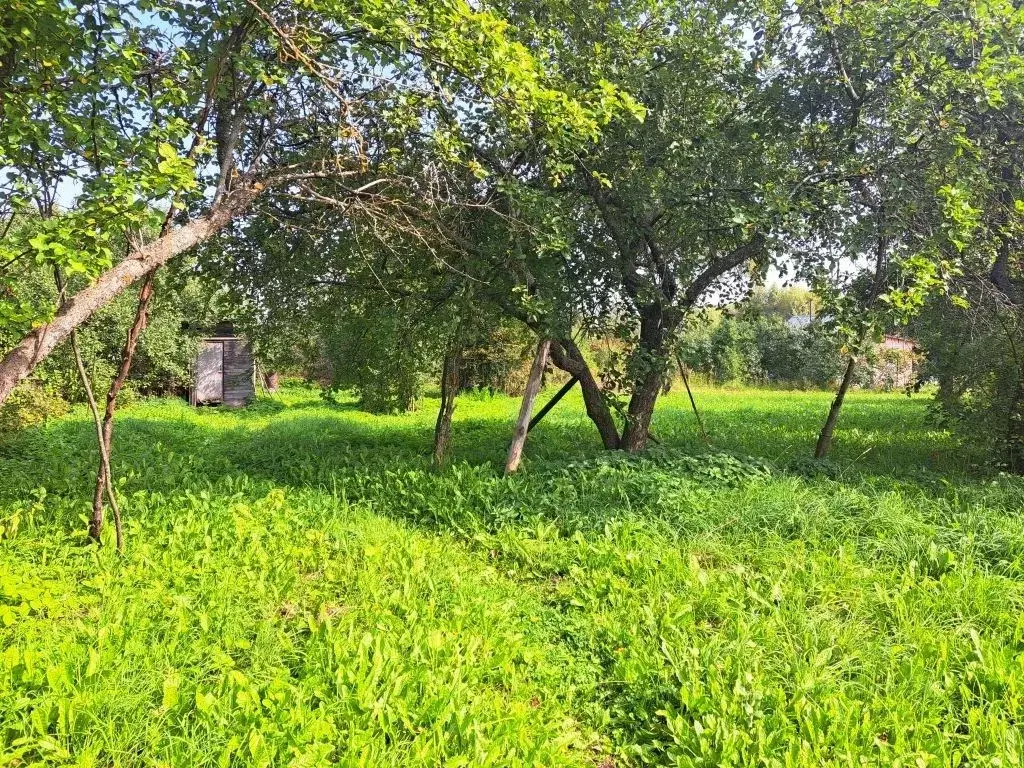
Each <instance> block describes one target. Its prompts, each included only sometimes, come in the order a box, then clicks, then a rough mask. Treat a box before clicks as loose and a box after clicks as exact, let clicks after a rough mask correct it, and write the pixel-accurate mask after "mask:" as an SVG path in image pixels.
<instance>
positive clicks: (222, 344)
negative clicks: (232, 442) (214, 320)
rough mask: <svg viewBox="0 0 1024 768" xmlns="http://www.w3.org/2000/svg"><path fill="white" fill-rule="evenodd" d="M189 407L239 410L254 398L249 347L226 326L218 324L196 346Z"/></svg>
mask: <svg viewBox="0 0 1024 768" xmlns="http://www.w3.org/2000/svg"><path fill="white" fill-rule="evenodd" d="M195 374H196V375H195V385H194V386H193V387H192V390H191V392H190V393H189V402H190V403H191V404H192V405H215V404H218V405H228V406H233V407H239V406H243V405H246V404H248V403H249V402H251V401H252V400H254V399H255V398H256V381H255V377H256V362H255V360H254V359H253V355H252V346H251V345H250V344H249V342H248V341H246V340H245V339H243V338H241V337H240V336H238V335H236V334H235V329H234V327H233V326H232V324H231V323H230V322H223V323H218V324H217V326H216V327H215V328H213V330H212V331H211V332H210V334H209V335H208V336H206V337H205V338H203V339H202V340H201V341H200V342H199V351H198V352H197V354H196V366H195Z"/></svg>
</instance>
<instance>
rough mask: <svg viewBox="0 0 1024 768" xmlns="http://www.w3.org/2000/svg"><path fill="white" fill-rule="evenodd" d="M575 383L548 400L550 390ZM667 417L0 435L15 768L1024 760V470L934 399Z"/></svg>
mask: <svg viewBox="0 0 1024 768" xmlns="http://www.w3.org/2000/svg"><path fill="white" fill-rule="evenodd" d="M546 396H547V395H545V397H546ZM829 398H830V396H829V395H828V394H827V393H787V392H764V391H753V390H744V391H724V390H715V391H711V390H709V391H701V392H699V393H698V399H699V401H700V403H701V405H702V407H703V409H704V413H705V417H706V420H707V424H708V428H709V431H710V432H711V435H712V446H711V447H710V448H709V447H705V446H704V445H703V443H701V441H700V440H699V439H697V437H696V430H695V423H694V420H693V416H692V414H691V412H690V410H689V404H688V401H687V400H686V397H685V395H681V394H678V393H673V394H672V395H670V396H668V397H666V398H664V400H663V402H662V403H661V405H660V406H659V410H658V413H657V414H656V418H655V424H654V432H655V434H656V435H657V437H658V439H659V441H660V445H659V446H657V447H656V448H655V449H654V450H652V451H651V452H650V453H649V454H648V455H646V456H644V457H642V458H628V457H623V456H618V455H610V454H604V453H602V452H601V451H600V450H599V444H598V441H597V436H596V432H595V431H594V429H593V427H592V426H591V425H590V424H589V422H587V421H586V420H585V418H584V416H583V411H582V404H581V401H580V400H579V399H578V398H577V397H575V396H570V398H567V399H566V400H565V401H564V402H563V403H562V404H560V405H559V406H558V407H557V408H556V409H555V410H554V411H553V412H552V414H551V415H550V416H549V417H548V419H546V420H545V422H544V423H543V424H542V425H541V426H540V427H539V428H538V429H537V431H536V432H534V433H533V434H532V435H531V438H530V442H529V443H528V445H527V451H526V453H527V460H526V462H525V463H524V466H523V469H522V471H521V472H520V474H518V475H516V476H514V477H512V478H509V479H505V478H502V476H501V471H500V469H501V464H502V459H503V454H504V450H505V447H506V444H507V440H508V438H509V435H510V431H511V423H512V420H513V418H514V415H515V412H516V410H517V407H518V403H517V402H516V401H513V400H510V399H507V398H503V397H496V398H493V399H492V398H487V397H468V396H467V397H464V398H462V399H461V400H460V402H459V405H458V408H457V410H456V421H455V460H454V462H453V464H452V466H451V467H449V468H448V469H447V470H445V471H444V472H441V473H438V472H434V471H432V470H431V469H430V467H429V464H428V462H427V459H426V457H427V456H428V455H429V450H430V438H431V431H432V426H433V418H434V414H435V408H436V401H432V400H428V401H427V402H425V403H424V404H423V407H422V408H421V410H420V411H419V412H417V413H414V414H408V415H402V416H393V417H373V416H368V415H366V414H362V413H360V412H359V411H357V410H356V409H355V408H354V407H353V405H352V404H351V403H345V402H342V403H327V402H324V401H323V400H321V399H320V398H319V396H318V394H317V393H316V392H314V391H311V390H305V389H301V388H293V389H288V390H286V391H285V392H284V393H283V394H282V395H280V396H279V397H276V398H274V399H264V400H262V401H261V402H259V403H258V404H257V405H255V406H254V407H251V408H249V409H246V410H242V411H234V412H228V411H221V410H216V409H204V410H194V409H190V408H189V407H188V406H187V405H185V404H184V403H181V402H176V401H168V400H161V401H145V402H141V403H139V404H137V405H135V406H133V407H131V408H128V409H126V410H125V411H124V412H123V415H122V416H121V418H120V419H119V431H118V437H117V445H116V451H117V457H116V464H115V475H116V477H117V478H118V483H119V485H120V488H121V494H122V497H123V502H122V504H123V507H124V511H125V515H126V536H127V546H128V549H127V553H126V555H125V556H124V557H121V556H119V555H118V554H117V553H116V552H115V551H114V549H113V547H112V546H105V547H103V548H102V549H96V548H95V547H91V546H87V545H86V542H85V517H86V514H87V512H88V503H89V502H88V500H89V497H90V495H91V494H90V492H91V482H90V481H91V476H92V472H93V471H94V464H95V457H94V453H93V444H92V442H91V441H92V439H93V437H92V436H93V433H92V431H91V429H92V428H91V424H90V423H89V421H88V420H87V419H86V417H85V414H84V412H76V413H75V414H73V415H71V416H69V417H67V418H64V419H61V420H58V421H54V422H51V423H49V424H47V425H46V426H44V427H40V428H36V429H32V430H29V431H26V432H24V433H22V434H20V435H17V436H16V437H15V438H13V439H9V440H8V441H7V442H6V443H4V444H0V766H22V765H66V764H75V765H82V766H111V765H117V766H136V765H152V766H158V765H159V766H171V765H173V766H204V765H211V766H212V765H220V766H230V765H274V766H284V765H295V766H313V765H335V764H340V765H353V766H396V765H403V766H404V765H409V766H439V765H445V766H470V765H473V766H475V765H495V766H519V765H523V766H526V765H530V766H533V765H545V766H547V765H558V766H562V765H564V766H601V767H602V768H611V766H642V765H682V766H709V767H710V766H724V765H779V766H820V765H844V766H847V765H849V766H854V765H856V766H861V765H893V766H895V765H902V766H918V765H921V766H923V765H936V766H956V765H971V766H980V765H992V766H1013V765H1020V764H1021V762H1022V760H1024V735H1022V734H1024V482H1021V480H1019V479H1011V478H1008V477H1005V476H999V475H994V474H985V473H982V472H980V471H976V470H974V469H972V467H971V461H970V456H968V455H966V454H965V453H963V452H962V451H960V450H958V449H957V448H956V446H955V445H953V444H952V443H951V441H950V439H949V438H948V436H947V435H946V434H945V433H943V432H941V431H938V430H936V429H934V428H932V427H930V426H929V425H928V422H927V419H926V411H927V402H928V401H927V399H926V398H925V397H923V396H920V397H915V398H907V397H906V396H903V395H899V394H867V393H857V394H854V395H853V396H852V397H851V398H850V399H849V401H848V404H847V408H846V410H845V412H844V415H843V417H842V420H841V422H840V427H839V432H838V433H837V438H836V444H835V452H834V457H833V460H832V461H831V462H828V463H825V464H820V465H819V464H815V463H814V462H811V461H809V460H808V459H807V456H808V454H809V452H810V450H811V447H812V445H813V440H814V437H815V434H816V430H817V428H818V425H819V421H820V419H821V417H822V416H823V414H824V411H825V410H826V409H827V406H828V402H829Z"/></svg>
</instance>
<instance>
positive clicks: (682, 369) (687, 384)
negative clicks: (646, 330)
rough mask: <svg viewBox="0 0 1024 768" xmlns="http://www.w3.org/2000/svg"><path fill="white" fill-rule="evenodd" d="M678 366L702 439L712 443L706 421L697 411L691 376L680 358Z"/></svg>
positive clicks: (677, 359) (677, 360)
mask: <svg viewBox="0 0 1024 768" xmlns="http://www.w3.org/2000/svg"><path fill="white" fill-rule="evenodd" d="M676 365H678V366H679V375H680V376H682V377H683V386H685V387H686V394H687V395H689V396H690V407H691V408H693V415H694V416H696V417H697V426H698V427H699V428H700V436H701V439H702V440H703V441H704V442H705V443H710V442H711V441H710V440H708V433H707V430H705V429H704V419H702V418H701V417H700V411H698V410H697V401H696V400H694V399H693V391H692V390H691V389H690V375H689V374H688V373H687V372H686V366H684V365H683V361H682V360H680V359H679V358H678V357H677V358H676Z"/></svg>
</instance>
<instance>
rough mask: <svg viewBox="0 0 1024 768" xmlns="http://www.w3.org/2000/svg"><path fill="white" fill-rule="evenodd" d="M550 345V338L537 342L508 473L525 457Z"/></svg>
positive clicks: (520, 410) (510, 451) (509, 457)
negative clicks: (534, 404)
mask: <svg viewBox="0 0 1024 768" xmlns="http://www.w3.org/2000/svg"><path fill="white" fill-rule="evenodd" d="M550 346H551V340H550V339H541V340H540V342H539V343H538V344H537V354H536V355H535V356H534V358H533V366H532V367H531V368H530V378H529V379H528V380H527V382H526V391H525V392H524V393H523V404H522V405H521V406H520V407H519V418H518V419H517V420H516V429H515V432H514V433H513V434H512V445H511V446H509V449H508V461H506V462H505V474H506V475H510V474H512V473H513V472H515V471H516V470H517V469H518V468H519V462H520V461H521V460H522V458H523V447H524V446H525V445H526V435H527V433H529V431H530V414H531V413H532V412H533V402H534V401H535V400H536V399H537V393H538V392H540V382H541V378H543V376H544V366H545V365H547V361H548V349H549V347H550Z"/></svg>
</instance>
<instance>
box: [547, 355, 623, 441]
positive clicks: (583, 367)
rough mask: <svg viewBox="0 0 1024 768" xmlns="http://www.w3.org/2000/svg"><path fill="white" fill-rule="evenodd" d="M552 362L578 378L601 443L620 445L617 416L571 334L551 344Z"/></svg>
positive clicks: (585, 403) (584, 400)
mask: <svg viewBox="0 0 1024 768" xmlns="http://www.w3.org/2000/svg"><path fill="white" fill-rule="evenodd" d="M551 362H553V363H554V364H555V365H557V366H558V367H559V368H561V369H562V370H563V371H565V372H566V373H568V374H569V375H571V376H574V377H575V378H577V379H579V382H580V389H581V390H582V392H583V404H584V406H585V407H586V410H587V416H589V417H590V420H591V421H593V422H594V426H596V427H597V431H598V434H600V435H601V443H602V445H604V447H605V448H606V449H607V450H609V451H614V450H616V449H617V448H618V447H619V429H618V427H616V426H615V417H614V416H612V411H611V408H609V407H608V402H607V401H606V400H605V398H604V393H603V392H601V386H600V385H599V384H598V383H597V380H596V379H595V378H594V374H593V372H592V371H591V370H590V366H589V365H588V364H587V361H586V359H585V358H584V357H583V353H582V352H581V351H580V348H579V347H578V346H576V343H575V342H574V341H573V340H572V339H570V338H563V339H558V340H556V341H554V342H553V343H552V344H551Z"/></svg>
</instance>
